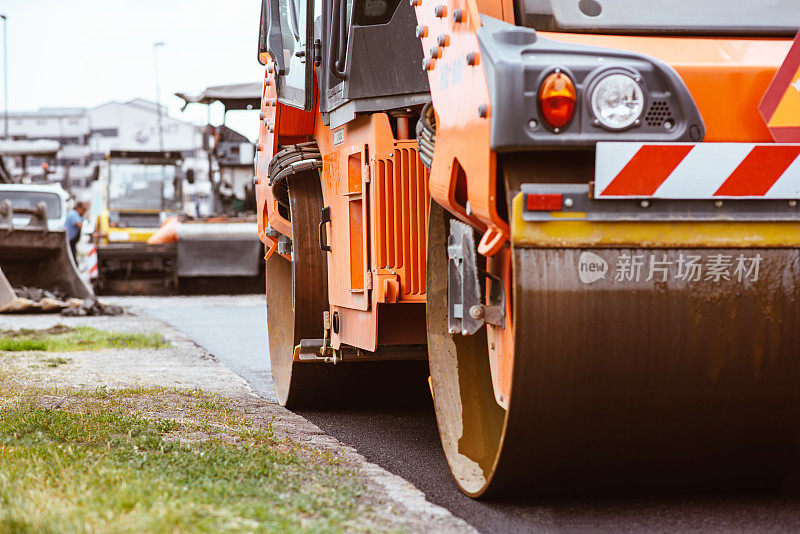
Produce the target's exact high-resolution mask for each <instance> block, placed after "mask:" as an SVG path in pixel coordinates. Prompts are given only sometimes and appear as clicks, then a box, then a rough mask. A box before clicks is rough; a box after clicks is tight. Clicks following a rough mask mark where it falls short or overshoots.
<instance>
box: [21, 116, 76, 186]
mask: <svg viewBox="0 0 800 534" xmlns="http://www.w3.org/2000/svg"><path fill="white" fill-rule="evenodd" d="M8 133H9V136H10V137H11V138H12V139H26V140H40V139H48V140H53V141H57V142H58V143H59V145H60V146H61V148H60V150H59V151H58V153H57V155H56V157H55V159H47V160H46V159H44V158H35V157H31V158H29V159H28V160H27V162H26V167H27V169H28V170H29V172H30V173H31V174H32V175H36V174H39V175H42V174H46V175H47V180H48V181H58V182H61V183H62V184H63V185H64V186H65V187H69V186H70V185H71V184H73V183H83V182H85V181H86V180H87V179H88V178H89V177H90V176H91V172H92V168H91V153H90V148H89V138H90V136H91V126H90V124H89V116H88V115H87V114H86V110H85V109H84V108H41V109H40V110H39V111H31V112H11V113H9V124H8ZM11 159H12V161H11V164H12V166H16V165H20V166H21V165H22V162H19V161H15V160H14V158H11ZM43 164H45V167H44V168H43V166H42V165H43ZM37 169H39V170H38V172H37Z"/></svg>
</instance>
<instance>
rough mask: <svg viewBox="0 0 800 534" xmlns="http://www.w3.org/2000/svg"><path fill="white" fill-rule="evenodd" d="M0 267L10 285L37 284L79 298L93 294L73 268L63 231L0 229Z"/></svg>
mask: <svg viewBox="0 0 800 534" xmlns="http://www.w3.org/2000/svg"><path fill="white" fill-rule="evenodd" d="M0 270H2V271H3V272H4V273H5V276H6V278H7V279H8V282H9V283H10V284H11V286H15V287H19V286H31V287H38V288H42V289H47V290H49V291H58V292H61V293H63V294H64V295H67V296H69V297H76V298H81V299H84V298H88V297H90V296H92V295H93V292H92V290H91V288H90V287H89V286H88V285H87V284H86V282H85V281H84V280H83V279H82V278H81V277H80V276H79V274H78V272H77V270H76V267H75V263H74V261H73V259H72V252H71V251H70V248H69V243H68V242H67V235H66V231H64V230H58V231H53V230H42V229H38V228H26V227H22V228H14V229H12V230H9V229H0Z"/></svg>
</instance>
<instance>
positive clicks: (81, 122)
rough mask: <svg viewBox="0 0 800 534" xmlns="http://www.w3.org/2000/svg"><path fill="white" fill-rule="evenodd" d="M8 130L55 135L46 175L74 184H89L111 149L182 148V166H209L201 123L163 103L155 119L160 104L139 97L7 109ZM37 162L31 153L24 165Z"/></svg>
mask: <svg viewBox="0 0 800 534" xmlns="http://www.w3.org/2000/svg"><path fill="white" fill-rule="evenodd" d="M159 123H160V125H161V129H160V131H161V134H160V135H159V127H158V126H159ZM9 136H10V137H11V138H12V139H30V140H35V139H52V140H56V141H58V142H59V143H60V145H61V149H60V150H59V152H58V154H57V156H56V158H55V160H51V161H49V162H48V163H49V164H50V165H49V168H48V180H49V181H51V182H52V181H59V182H61V183H63V184H64V186H65V187H69V188H73V189H78V190H80V189H84V188H86V187H88V185H89V183H88V182H89V181H90V180H91V177H92V173H93V171H94V168H95V166H96V165H97V162H99V161H101V160H102V159H103V158H105V156H106V154H107V153H108V151H109V150H112V149H118V150H173V151H180V152H181V153H183V155H184V158H185V160H184V161H185V167H186V168H192V169H194V170H195V172H196V173H207V172H208V158H207V154H206V151H205V150H204V149H203V130H202V127H200V126H197V125H196V124H193V123H190V122H186V121H181V120H178V119H174V118H172V117H169V116H168V115H167V109H166V107H165V106H161V117H160V119H159V107H158V105H157V104H156V103H155V102H151V101H149V100H145V99H141V98H137V99H134V100H130V101H128V102H108V103H106V104H102V105H100V106H96V107H93V108H89V109H86V108H64V109H61V108H42V109H40V110H39V111H34V112H18V113H10V114H9ZM41 164H42V161H39V160H38V159H35V158H31V159H29V160H28V161H27V165H28V167H31V166H41Z"/></svg>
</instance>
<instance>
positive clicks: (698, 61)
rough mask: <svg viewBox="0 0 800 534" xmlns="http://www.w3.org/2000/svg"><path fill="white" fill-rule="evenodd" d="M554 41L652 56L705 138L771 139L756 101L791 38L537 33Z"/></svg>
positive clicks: (761, 96) (728, 139) (740, 140)
mask: <svg viewBox="0 0 800 534" xmlns="http://www.w3.org/2000/svg"><path fill="white" fill-rule="evenodd" d="M540 35H542V37H546V38H548V39H554V40H557V41H562V42H568V43H576V44H582V45H588V46H597V47H602V48H612V49H620V50H630V51H633V52H639V53H641V54H645V55H648V56H651V57H655V58H658V59H660V60H662V61H664V62H665V63H667V64H668V65H670V66H672V67H673V68H674V69H675V70H676V71H677V72H678V74H679V75H680V76H681V78H682V79H683V81H684V83H685V84H686V86H687V87H688V89H689V92H690V93H691V94H692V97H693V98H694V101H695V103H696V104H697V107H698V109H699V110H700V114H701V115H702V117H703V121H704V122H705V124H706V138H705V140H706V141H715V142H721V141H730V142H771V141H772V136H771V135H770V133H769V130H768V129H767V126H766V124H764V121H763V120H762V119H761V115H760V114H759V111H758V106H759V104H760V102H761V99H762V98H763V97H764V93H766V91H767V88H768V87H769V84H770V82H771V81H772V78H773V76H775V72H776V71H777V69H778V67H779V66H780V65H781V63H782V62H783V59H784V58H785V57H786V54H787V53H788V52H789V48H790V47H791V44H792V41H791V39H755V38H753V39H742V38H710V37H640V36H620V35H590V34H569V33H549V32H540Z"/></svg>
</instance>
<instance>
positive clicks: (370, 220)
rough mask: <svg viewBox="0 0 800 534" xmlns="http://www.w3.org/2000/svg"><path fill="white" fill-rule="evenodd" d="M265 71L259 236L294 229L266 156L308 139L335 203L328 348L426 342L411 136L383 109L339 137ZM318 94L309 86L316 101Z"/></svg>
mask: <svg viewBox="0 0 800 534" xmlns="http://www.w3.org/2000/svg"><path fill="white" fill-rule="evenodd" d="M266 70H267V75H266V77H265V83H264V98H263V99H262V109H261V117H262V123H261V128H260V134H259V143H258V146H257V159H256V182H257V185H256V193H257V202H258V222H259V236H260V238H261V240H262V241H263V242H264V243H265V244H266V245H267V246H268V247H270V249H271V250H274V247H275V246H276V245H277V239H275V238H270V237H267V236H266V235H265V232H264V230H265V229H266V228H267V226H271V227H272V228H274V229H275V230H277V231H278V232H280V233H282V234H284V235H286V236H289V237H291V236H292V232H291V223H290V222H289V221H287V220H286V219H284V217H282V216H281V215H280V213H279V212H278V209H277V203H276V201H275V198H274V197H273V195H272V191H271V189H270V188H269V186H268V184H267V179H266V177H267V168H268V165H269V161H270V159H271V158H272V156H273V155H274V154H275V153H276V152H277V151H278V150H280V147H281V146H285V145H290V144H294V143H300V142H306V141H308V140H309V139H311V138H313V139H314V140H315V141H316V142H317V144H318V146H319V149H320V152H321V154H322V158H323V169H322V172H321V176H320V180H321V185H322V193H323V199H324V201H325V205H326V206H327V207H329V208H330V210H331V223H330V225H328V227H327V229H326V232H327V242H328V244H329V246H330V247H331V252H329V253H328V296H329V302H330V312H331V317H332V318H334V317H336V322H337V324H339V325H341V327H340V328H339V329H338V332H337V331H336V330H335V329H334V330H333V331H332V332H331V335H330V340H331V346H332V347H333V348H334V349H338V348H340V346H341V345H342V344H345V345H349V346H352V347H357V348H359V349H362V350H366V351H375V350H376V349H377V348H378V346H379V345H415V344H424V343H425V316H424V302H425V250H426V245H427V214H428V202H429V199H430V197H429V195H428V171H427V169H425V167H424V166H423V165H422V162H421V161H420V159H419V155H418V151H417V142H416V141H415V140H410V139H396V138H395V137H394V135H393V132H392V127H391V124H390V119H389V116H388V115H387V114H385V113H374V114H372V115H365V116H361V117H358V118H357V119H355V120H353V121H351V122H349V123H347V124H345V125H343V126H341V127H340V128H337V129H336V133H337V137H338V140H336V141H335V140H334V133H333V131H332V130H331V129H330V128H329V127H328V126H325V125H324V124H323V123H322V115H321V114H320V113H319V112H318V111H315V112H306V111H301V110H297V109H295V108H292V107H290V106H288V105H285V104H282V103H280V102H278V101H277V99H276V96H275V81H274V78H273V76H272V72H273V71H274V65H273V64H272V63H271V62H268V63H267V68H266ZM317 102H318V101H317V97H316V93H315V98H314V107H315V109H316V107H317V106H318V103H317ZM276 130H277V131H276ZM287 259H290V258H288V257H287ZM267 276H269V272H267ZM380 325H386V326H385V327H380V328H379V326H380ZM320 336H322V332H320Z"/></svg>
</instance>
